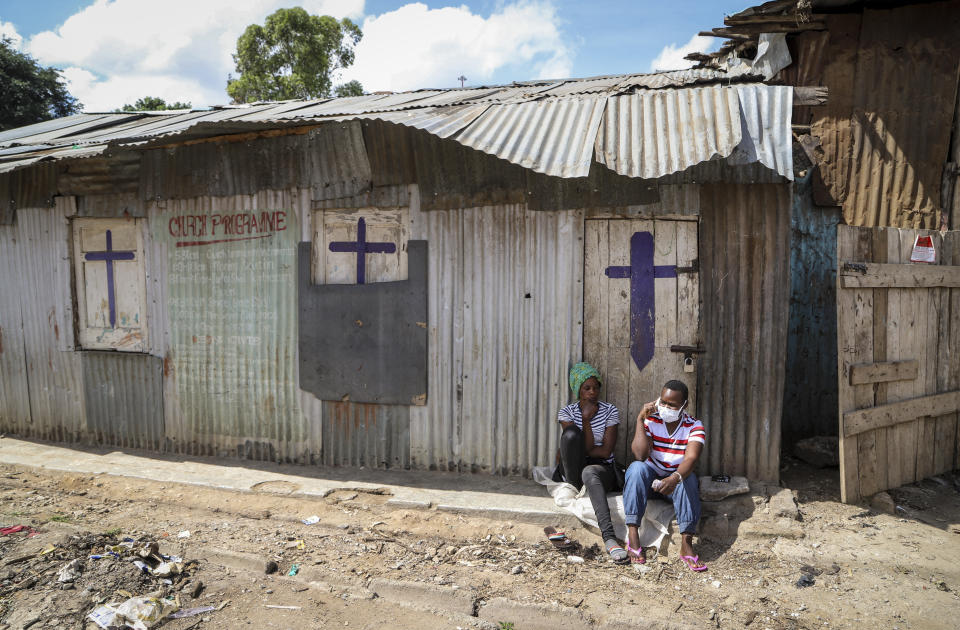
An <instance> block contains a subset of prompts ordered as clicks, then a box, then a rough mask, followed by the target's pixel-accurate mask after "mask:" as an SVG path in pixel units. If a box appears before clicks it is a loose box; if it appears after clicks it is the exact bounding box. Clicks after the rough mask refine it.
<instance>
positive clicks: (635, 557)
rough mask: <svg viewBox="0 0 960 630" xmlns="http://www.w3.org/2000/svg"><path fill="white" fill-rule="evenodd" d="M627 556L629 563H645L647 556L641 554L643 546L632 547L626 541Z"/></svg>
mask: <svg viewBox="0 0 960 630" xmlns="http://www.w3.org/2000/svg"><path fill="white" fill-rule="evenodd" d="M626 546H627V556H629V557H630V563H631V564H646V563H647V557H646V556H645V555H643V547H642V546H641V547H637V548H636V549H634V548H633V547H631V546H630V542H629V541H628V542H627V545H626Z"/></svg>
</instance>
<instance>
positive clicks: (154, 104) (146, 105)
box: [117, 96, 193, 112]
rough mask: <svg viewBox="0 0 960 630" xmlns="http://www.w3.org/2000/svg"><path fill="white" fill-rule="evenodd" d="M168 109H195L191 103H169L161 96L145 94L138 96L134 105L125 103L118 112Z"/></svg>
mask: <svg viewBox="0 0 960 630" xmlns="http://www.w3.org/2000/svg"><path fill="white" fill-rule="evenodd" d="M168 109H193V105H191V104H190V103H181V102H180V101H176V102H174V103H168V102H166V101H165V100H163V99H162V98H160V97H159V96H144V97H143V98H138V99H137V100H136V102H135V103H134V104H133V105H129V104H127V105H124V106H123V107H121V108H120V109H118V110H117V111H118V112H162V111H165V110H168Z"/></svg>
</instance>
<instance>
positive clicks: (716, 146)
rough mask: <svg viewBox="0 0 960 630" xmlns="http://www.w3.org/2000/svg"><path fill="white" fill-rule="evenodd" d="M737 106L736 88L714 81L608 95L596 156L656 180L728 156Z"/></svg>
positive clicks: (737, 131) (736, 137)
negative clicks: (669, 88)
mask: <svg viewBox="0 0 960 630" xmlns="http://www.w3.org/2000/svg"><path fill="white" fill-rule="evenodd" d="M739 110H740V104H739V99H738V96H737V92H736V90H734V89H730V88H723V87H720V86H718V85H715V86H710V87H704V88H690V89H686V90H643V91H641V92H637V93H635V94H630V95H627V96H615V97H611V98H610V104H609V105H608V106H607V112H606V115H605V117H604V124H603V133H602V134H601V136H600V138H599V139H598V140H597V160H598V161H599V162H600V163H601V164H606V165H607V167H609V168H611V169H613V170H614V171H616V172H617V173H620V174H621V175H626V176H628V177H643V178H645V179H654V178H657V177H660V176H662V175H667V174H669V173H676V172H677V171H682V170H684V169H686V168H687V167H690V166H693V165H694V164H698V163H700V162H706V161H707V160H711V159H714V158H718V157H726V156H728V155H730V154H731V153H732V152H733V150H734V148H735V147H736V146H737V145H738V144H739V143H740V140H741V133H742V132H741V128H740V115H739ZM787 131H788V132H789V127H788V128H787Z"/></svg>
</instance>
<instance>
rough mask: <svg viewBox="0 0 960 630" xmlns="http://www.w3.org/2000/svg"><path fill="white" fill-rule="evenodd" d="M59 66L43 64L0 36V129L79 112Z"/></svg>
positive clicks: (78, 107)
mask: <svg viewBox="0 0 960 630" xmlns="http://www.w3.org/2000/svg"><path fill="white" fill-rule="evenodd" d="M82 109H83V105H81V104H80V102H79V101H78V100H77V99H75V98H74V97H73V96H71V95H70V93H69V92H68V91H67V85H66V83H65V82H64V80H63V77H62V76H60V70H58V69H57V68H44V67H43V66H41V65H40V64H38V63H37V61H36V60H35V59H34V58H33V57H31V56H30V55H28V54H26V53H22V52H20V51H19V50H17V49H16V48H15V47H14V45H13V42H12V40H10V39H9V38H7V37H4V38H2V39H0V131H4V130H6V129H13V128H15V127H23V126H24V125H32V124H34V123H38V122H42V121H44V120H49V119H51V118H59V117H60V116H69V115H70V114H76V113H79V112H80V110H82Z"/></svg>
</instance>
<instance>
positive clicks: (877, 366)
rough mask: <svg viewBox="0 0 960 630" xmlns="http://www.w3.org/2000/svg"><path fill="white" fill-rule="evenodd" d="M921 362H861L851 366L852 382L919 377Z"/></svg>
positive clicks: (855, 383)
mask: <svg viewBox="0 0 960 630" xmlns="http://www.w3.org/2000/svg"><path fill="white" fill-rule="evenodd" d="M919 370H920V362H919V361H917V360H916V359H910V360H909V361H884V362H881V363H860V364H857V365H851V366H850V384H851V385H864V384H866V383H887V382H890V381H912V380H913V379H915V378H917V374H918V373H919Z"/></svg>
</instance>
